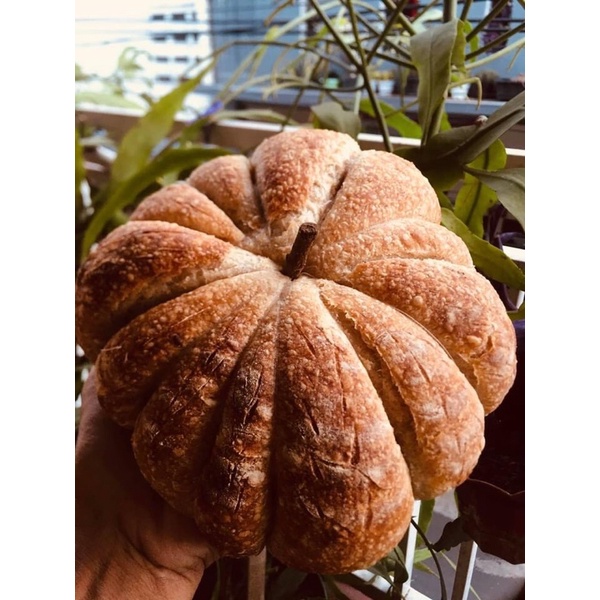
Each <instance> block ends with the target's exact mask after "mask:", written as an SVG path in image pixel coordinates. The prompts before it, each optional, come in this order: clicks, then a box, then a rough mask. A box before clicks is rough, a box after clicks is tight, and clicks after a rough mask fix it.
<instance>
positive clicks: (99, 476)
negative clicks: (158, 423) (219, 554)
mask: <svg viewBox="0 0 600 600" xmlns="http://www.w3.org/2000/svg"><path fill="white" fill-rule="evenodd" d="M130 438H131V432H130V431H128V430H125V429H122V428H121V427H119V426H118V425H116V424H115V423H113V422H112V421H111V420H110V419H109V418H108V416H107V415H106V414H105V413H104V411H103V409H102V407H101V406H100V404H99V403H98V398H97V394H96V382H95V375H94V371H92V373H91V375H90V376H89V378H88V380H87V381H86V383H85V385H84V388H83V392H82V408H81V421H80V426H79V432H78V438H77V444H76V449H75V508H76V514H75V544H76V546H75V562H76V600H96V599H103V600H104V599H111V600H112V599H115V600H117V599H120V598H127V599H128V600H130V599H132V598H135V599H136V600H150V599H154V598H160V599H161V600H163V599H164V600H168V599H170V598H174V599H175V598H176V599H177V600H183V599H186V598H192V597H193V595H194V592H195V590H196V588H197V587H198V584H199V583H200V580H201V578H202V575H203V573H204V569H205V568H206V567H207V566H208V565H209V564H210V563H211V562H213V561H214V560H215V559H216V554H215V552H214V550H213V549H212V548H211V547H210V546H209V545H208V543H207V542H206V540H204V539H203V538H202V536H201V534H200V532H199V530H198V528H197V526H196V524H195V523H194V522H193V521H192V520H191V519H189V518H187V517H185V516H183V515H181V514H179V513H177V512H176V511H175V510H174V509H173V508H171V507H170V506H169V505H168V504H167V503H166V502H165V501H164V500H163V499H162V498H161V497H160V496H159V495H158V494H157V493H156V492H154V490H152V488H151V487H150V486H149V484H148V483H147V482H146V480H145V479H144V478H143V476H142V475H141V473H140V470H139V468H138V466H137V464H136V462H135V459H134V457H133V451H132V449H131V441H130Z"/></svg>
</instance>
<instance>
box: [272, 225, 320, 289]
mask: <svg viewBox="0 0 600 600" xmlns="http://www.w3.org/2000/svg"><path fill="white" fill-rule="evenodd" d="M316 237H317V226H316V224H315V223H302V225H300V229H298V234H297V235H296V239H295V240H294V244H293V245H292V249H291V250H290V252H289V254H288V255H287V256H286V257H285V263H284V265H283V268H282V269H281V272H282V273H283V274H284V275H287V276H288V277H290V278H291V279H297V278H298V277H300V274H301V273H302V271H303V270H304V267H305V266H306V259H307V258H308V251H309V250H310V247H311V246H312V245H313V242H314V241H315V238H316Z"/></svg>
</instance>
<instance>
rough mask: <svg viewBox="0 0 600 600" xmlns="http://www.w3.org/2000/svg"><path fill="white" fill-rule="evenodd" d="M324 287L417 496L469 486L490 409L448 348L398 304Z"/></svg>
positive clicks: (329, 285)
mask: <svg viewBox="0 0 600 600" xmlns="http://www.w3.org/2000/svg"><path fill="white" fill-rule="evenodd" d="M319 287H320V288H321V299H322V301H323V303H324V305H325V306H326V307H327V309H328V310H329V311H330V313H331V314H332V316H333V317H334V318H335V319H336V321H337V322H338V324H339V326H340V327H341V329H342V330H343V331H344V333H345V334H346V335H347V336H348V337H349V339H351V340H352V345H353V347H354V348H355V350H356V352H357V356H358V357H359V359H360V360H361V361H362V363H363V364H364V366H365V369H366V370H367V373H368V374H369V376H370V377H371V381H372V383H373V386H374V388H375V389H376V390H377V391H378V393H379V396H380V398H381V400H382V403H383V406H384V408H385V411H386V414H387V416H388V418H389V419H390V422H391V424H392V426H393V427H394V431H395V434H396V437H397V439H398V441H399V443H400V449H401V451H402V453H403V455H404V458H405V459H406V461H407V464H408V467H409V469H410V471H411V480H412V482H413V483H412V485H413V492H414V494H415V498H418V499H429V498H433V497H435V496H437V495H439V494H441V493H443V492H445V491H447V490H448V489H450V488H452V487H456V486H457V485H459V484H460V483H462V482H463V481H464V480H465V479H466V477H467V476H468V474H469V473H470V472H471V470H472V468H473V467H474V466H475V463H476V462H477V458H478V457H479V454H480V452H481V449H482V447H483V409H482V407H481V404H480V402H479V399H478V397H477V394H476V393H475V391H474V389H473V388H472V387H471V385H470V384H469V383H468V382H467V381H466V379H465V378H464V376H463V375H462V373H461V372H460V371H459V369H458V368H457V367H456V365H455V364H454V362H453V361H452V360H451V359H450V358H449V356H448V355H447V353H446V350H445V349H444V348H443V347H442V346H441V345H440V344H439V342H438V341H437V340H436V339H435V338H433V337H432V336H430V335H429V333H428V332H427V331H426V330H424V329H423V328H422V327H421V326H420V325H419V324H418V323H415V322H414V321H413V320H412V319H410V318H407V317H405V316H404V315H403V314H402V313H400V312H399V311H397V310H395V309H393V308H392V307H389V306H386V305H382V304H380V303H379V302H378V301H377V300H374V299H371V298H369V297H368V296H363V295H362V294H361V293H360V292H356V291H355V290H352V289H350V288H344V287H343V286H339V285H337V284H335V283H329V282H325V281H321V282H319ZM448 411H450V412H451V413H452V414H451V415H450V414H448ZM457 440H460V444H458V445H455V444H454V443H453V442H454V441H457Z"/></svg>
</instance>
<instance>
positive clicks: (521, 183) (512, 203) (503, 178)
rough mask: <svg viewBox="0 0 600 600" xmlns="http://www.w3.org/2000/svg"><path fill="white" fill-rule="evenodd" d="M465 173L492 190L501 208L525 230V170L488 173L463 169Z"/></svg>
mask: <svg viewBox="0 0 600 600" xmlns="http://www.w3.org/2000/svg"><path fill="white" fill-rule="evenodd" d="M465 171H466V172H467V173H469V174H470V175H473V176H474V177H476V178H477V179H478V180H479V181H482V182H483V183H484V184H485V185H487V186H489V187H490V188H491V189H493V190H494V191H495V192H496V194H497V195H498V200H499V202H500V203H501V204H502V206H504V208H506V210H508V212H509V213H510V214H511V215H512V216H513V217H514V218H515V219H516V220H517V221H518V222H519V224H520V225H521V227H523V229H525V169H523V168H512V169H503V170H501V171H494V172H488V171H482V170H480V169H476V168H471V167H465Z"/></svg>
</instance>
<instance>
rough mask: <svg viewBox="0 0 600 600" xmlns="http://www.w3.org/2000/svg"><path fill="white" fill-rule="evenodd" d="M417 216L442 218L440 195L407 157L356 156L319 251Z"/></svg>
mask: <svg viewBox="0 0 600 600" xmlns="http://www.w3.org/2000/svg"><path fill="white" fill-rule="evenodd" d="M405 217H413V218H419V219H424V220H426V221H430V222H432V223H439V222H440V220H441V209H440V205H439V202H438V199H437V196H436V194H435V192H434V190H433V188H432V187H431V185H430V184H429V182H428V181H427V179H426V178H425V177H424V176H423V175H422V174H421V173H420V172H419V171H418V170H417V168H416V167H415V166H414V165H413V164H412V163H410V162H408V161H407V160H404V159H403V158H400V157H399V156H396V155H395V154H390V153H389V152H381V151H378V150H368V151H366V152H361V153H360V154H358V155H356V156H355V157H354V159H353V160H351V161H350V162H349V164H348V170H347V172H346V176H345V179H344V182H343V183H342V186H341V188H340V190H339V191H338V192H337V194H336V196H335V199H334V202H333V204H332V206H331V208H330V210H329V211H328V212H327V214H326V216H325V218H324V219H323V222H322V223H321V226H320V232H319V237H318V238H317V242H316V244H315V252H318V249H319V248H321V247H322V246H326V245H329V244H332V243H333V242H338V241H340V240H343V239H345V238H347V237H348V236H350V235H351V234H353V233H357V232H360V231H365V230H367V229H368V228H370V227H373V226H374V225H378V224H381V223H386V222H387V221H393V220H395V219H401V218H405Z"/></svg>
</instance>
